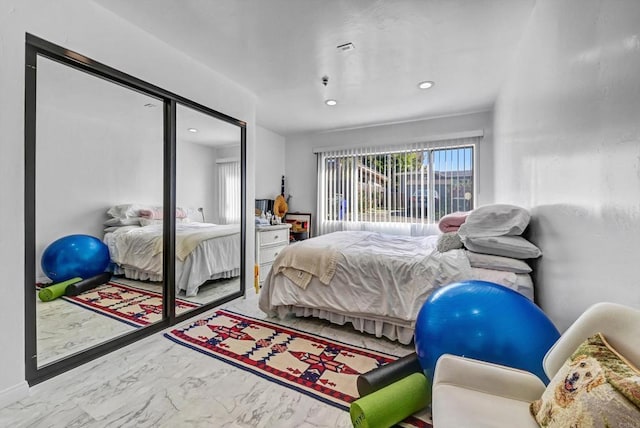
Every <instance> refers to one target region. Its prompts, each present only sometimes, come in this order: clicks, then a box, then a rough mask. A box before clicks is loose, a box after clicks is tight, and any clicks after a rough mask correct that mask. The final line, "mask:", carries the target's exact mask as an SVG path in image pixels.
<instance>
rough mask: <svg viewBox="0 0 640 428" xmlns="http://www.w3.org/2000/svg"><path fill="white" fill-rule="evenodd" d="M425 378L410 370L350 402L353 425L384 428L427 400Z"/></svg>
mask: <svg viewBox="0 0 640 428" xmlns="http://www.w3.org/2000/svg"><path fill="white" fill-rule="evenodd" d="M429 395H430V393H429V381H428V380H427V378H426V377H425V375H423V374H422V373H413V374H412V375H409V376H407V377H405V378H402V379H400V380H399V381H397V382H394V383H392V384H390V385H388V386H385V387H384V388H382V389H379V390H377V391H375V392H372V393H371V394H369V395H366V396H364V397H362V398H359V399H357V400H356V401H354V402H353V403H351V408H350V409H349V415H350V416H351V423H352V424H353V426H354V427H355V428H388V427H390V426H393V425H395V424H397V423H398V422H400V421H402V420H403V419H405V418H406V417H408V416H411V415H412V414H414V413H416V412H417V411H419V410H420V409H423V408H425V407H427V406H428V405H429V403H430V402H431V397H430V396H429Z"/></svg>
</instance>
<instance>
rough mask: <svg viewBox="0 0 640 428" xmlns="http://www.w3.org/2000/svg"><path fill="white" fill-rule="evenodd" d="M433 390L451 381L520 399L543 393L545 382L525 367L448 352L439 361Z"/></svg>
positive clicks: (535, 396) (463, 386) (534, 397)
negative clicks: (503, 364)
mask: <svg viewBox="0 0 640 428" xmlns="http://www.w3.org/2000/svg"><path fill="white" fill-rule="evenodd" d="M433 378H434V379H433V391H434V396H435V390H436V388H437V386H438V385H442V384H448V385H454V386H459V387H461V388H465V389H472V390H476V391H480V392H485V393H487V394H492V395H497V396H500V397H505V398H510V399H513V400H520V401H534V400H537V399H539V398H540V397H541V396H542V393H543V392H544V390H545V388H546V387H545V385H544V383H543V382H542V381H541V380H540V379H539V378H538V377H537V376H535V375H534V374H532V373H529V372H526V371H524V370H519V369H514V368H511V367H506V366H501V365H498V364H492V363H487V362H484V361H478V360H474V359H471V358H464V357H458V356H454V355H449V354H444V355H442V356H441V357H440V358H439V359H438V362H437V363H436V369H435V375H434V377H433Z"/></svg>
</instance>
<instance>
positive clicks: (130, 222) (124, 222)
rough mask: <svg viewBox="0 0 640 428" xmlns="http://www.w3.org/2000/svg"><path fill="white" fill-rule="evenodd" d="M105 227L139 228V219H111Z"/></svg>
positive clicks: (105, 223)
mask: <svg viewBox="0 0 640 428" xmlns="http://www.w3.org/2000/svg"><path fill="white" fill-rule="evenodd" d="M103 224H104V225H105V226H139V225H140V219H139V218H137V217H136V218H110V219H108V220H107V221H105V222H104V223H103Z"/></svg>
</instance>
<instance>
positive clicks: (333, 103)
mask: <svg viewBox="0 0 640 428" xmlns="http://www.w3.org/2000/svg"><path fill="white" fill-rule="evenodd" d="M324 103H325V104H326V105H328V106H334V105H336V104H338V102H337V101H336V100H326V101H325V102H324Z"/></svg>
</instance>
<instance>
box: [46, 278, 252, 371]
mask: <svg viewBox="0 0 640 428" xmlns="http://www.w3.org/2000/svg"><path fill="white" fill-rule="evenodd" d="M114 280H115V281H116V282H118V283H120V284H125V285H130V286H132V287H134V288H140V289H144V290H149V291H153V292H156V293H160V292H161V291H162V286H161V285H160V284H158V283H151V282H144V281H135V280H131V279H126V278H114ZM238 290H240V279H239V278H232V279H228V280H218V281H214V282H211V283H209V284H205V285H203V286H201V287H200V289H199V290H198V294H197V295H196V296H193V297H185V295H184V292H182V293H181V294H179V295H178V296H177V297H178V298H179V299H182V300H187V301H190V302H194V303H199V304H204V303H209V302H213V301H215V300H217V299H220V298H222V297H224V296H228V295H229V294H231V293H233V292H236V291H238ZM36 329H37V333H36V334H37V345H36V346H37V350H38V366H39V367H42V366H44V365H46V364H49V363H52V362H54V361H57V360H59V359H60V358H63V357H68V356H70V355H73V354H74V353H77V352H80V351H82V350H84V349H88V348H91V347H92V346H96V345H99V344H101V343H104V342H106V341H108V340H111V339H114V338H116V337H118V336H121V335H123V334H126V333H129V332H131V331H133V330H136V327H133V326H131V325H129V324H126V323H124V322H122V321H118V320H115V319H113V318H109V317H107V316H105V315H102V314H99V313H97V312H94V311H92V310H90V309H87V308H83V307H81V306H78V305H75V304H73V303H70V302H68V301H65V300H63V299H55V300H53V301H51V302H42V301H40V299H38V298H37V297H36Z"/></svg>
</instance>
